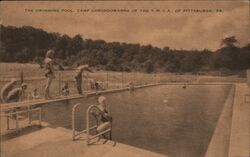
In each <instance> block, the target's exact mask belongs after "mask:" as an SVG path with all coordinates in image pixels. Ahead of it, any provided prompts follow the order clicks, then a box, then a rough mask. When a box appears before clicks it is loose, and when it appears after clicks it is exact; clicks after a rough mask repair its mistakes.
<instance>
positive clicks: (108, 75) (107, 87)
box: [107, 71, 109, 89]
mask: <svg viewBox="0 0 250 157" xmlns="http://www.w3.org/2000/svg"><path fill="white" fill-rule="evenodd" d="M108 87H109V72H108V71H107V89H108Z"/></svg>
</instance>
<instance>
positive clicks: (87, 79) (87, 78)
mask: <svg viewBox="0 0 250 157" xmlns="http://www.w3.org/2000/svg"><path fill="white" fill-rule="evenodd" d="M86 82H87V83H86V85H87V88H86V91H87V92H88V90H89V74H88V73H87V76H86Z"/></svg>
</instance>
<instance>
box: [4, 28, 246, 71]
mask: <svg viewBox="0 0 250 157" xmlns="http://www.w3.org/2000/svg"><path fill="white" fill-rule="evenodd" d="M0 27H1V43H0V62H19V63H30V62H34V63H39V64H42V63H43V59H44V57H45V54H46V51H47V50H48V49H54V50H55V52H56V60H57V62H59V63H60V64H62V65H64V66H68V67H75V66H76V65H77V64H89V65H90V66H92V67H95V68H96V69H99V70H110V71H144V72H148V73H151V72H199V71H211V70H219V69H228V70H245V69H247V68H250V44H248V45H246V46H244V47H238V46H236V43H237V39H236V38H235V37H234V36H230V37H227V38H225V39H222V40H221V48H220V49H218V50H216V51H210V50H207V49H204V50H176V49H172V48H169V47H167V46H166V47H164V48H158V47H155V46H152V45H140V44H130V43H121V42H106V41H105V40H92V39H85V38H84V37H82V36H81V35H75V36H74V37H69V36H68V35H66V34H59V33H48V32H46V31H44V30H42V29H37V28H34V27H31V26H23V27H14V26H3V25H0Z"/></svg>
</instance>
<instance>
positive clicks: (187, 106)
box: [42, 85, 231, 157]
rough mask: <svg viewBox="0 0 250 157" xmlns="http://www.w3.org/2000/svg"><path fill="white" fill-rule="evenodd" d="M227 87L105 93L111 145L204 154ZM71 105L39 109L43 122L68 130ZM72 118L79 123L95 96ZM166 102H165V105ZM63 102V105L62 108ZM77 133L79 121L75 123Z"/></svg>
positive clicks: (195, 156)
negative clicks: (115, 142)
mask: <svg viewBox="0 0 250 157" xmlns="http://www.w3.org/2000/svg"><path fill="white" fill-rule="evenodd" d="M230 87H231V85H188V86H187V88H182V85H161V86H154V87H147V88H142V89H137V90H135V91H134V92H129V91H124V92H119V93H110V94H106V97H107V99H108V103H109V105H110V106H111V114H112V116H113V118H114V122H113V139H114V140H115V141H118V142H121V143H125V144H128V145H132V146H136V147H139V148H143V149H147V150H150V151H153V152H157V153H162V154H165V155H168V156H170V157H202V156H204V154H205V153H206V150H207V147H208V144H209V142H210V140H211V137H212V135H213V131H214V129H215V127H216V123H217V121H218V118H219V116H220V113H221V111H222V108H223V104H224V102H225V99H226V97H227V95H228V92H229V89H230ZM77 102H79V101H77V100H75V102H73V103H72V102H71V103H68V102H61V103H60V104H56V105H49V104H48V105H44V106H42V109H43V120H45V121H47V122H48V123H50V124H51V125H52V126H54V127H58V126H60V127H66V128H71V109H72V107H73V105H74V104H75V103H77ZM81 102H82V103H83V105H82V106H81V110H82V111H84V112H81V114H80V112H79V114H78V119H82V120H84V119H85V111H86V109H87V107H88V106H89V105H92V104H95V103H96V97H90V98H87V99H84V100H81ZM166 102H167V103H166ZM62 103H65V104H62ZM76 125H77V126H78V129H79V130H81V129H83V128H84V127H85V121H84V122H83V121H80V120H78V121H77V124H76Z"/></svg>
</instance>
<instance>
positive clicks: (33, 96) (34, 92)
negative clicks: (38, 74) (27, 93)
mask: <svg viewBox="0 0 250 157" xmlns="http://www.w3.org/2000/svg"><path fill="white" fill-rule="evenodd" d="M31 97H32V99H40V98H41V97H40V93H39V92H38V91H37V89H36V88H35V89H34V90H33V92H32V93H31Z"/></svg>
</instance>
